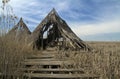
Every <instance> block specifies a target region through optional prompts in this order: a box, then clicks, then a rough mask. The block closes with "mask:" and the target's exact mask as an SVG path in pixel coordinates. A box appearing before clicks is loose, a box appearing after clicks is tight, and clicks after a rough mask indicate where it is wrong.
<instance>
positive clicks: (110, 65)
mask: <svg viewBox="0 0 120 79" xmlns="http://www.w3.org/2000/svg"><path fill="white" fill-rule="evenodd" d="M89 45H90V46H91V47H93V48H94V49H95V50H96V51H94V52H80V51H69V52H68V51H64V52H62V53H61V52H60V54H61V55H60V56H59V57H65V56H68V58H69V59H71V60H73V61H74V64H73V66H72V68H78V69H79V68H82V69H84V71H85V73H86V74H91V75H92V74H94V75H98V76H99V77H100V79H120V42H89ZM64 67H66V68H69V67H67V66H64Z"/></svg>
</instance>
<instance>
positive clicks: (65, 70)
mask: <svg viewBox="0 0 120 79" xmlns="http://www.w3.org/2000/svg"><path fill="white" fill-rule="evenodd" d="M22 70H25V71H46V72H47V71H49V72H53V71H55V72H79V71H84V70H83V69H43V68H42V69H40V68H33V69H32V68H23V69H22Z"/></svg>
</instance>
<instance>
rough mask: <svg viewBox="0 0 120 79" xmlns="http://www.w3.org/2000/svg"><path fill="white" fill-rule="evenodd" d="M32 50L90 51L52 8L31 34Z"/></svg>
mask: <svg viewBox="0 0 120 79" xmlns="http://www.w3.org/2000/svg"><path fill="white" fill-rule="evenodd" d="M32 38H33V39H32V42H33V46H34V48H37V49H41V48H42V49H46V48H48V47H58V48H59V49H72V50H82V49H83V50H91V48H90V47H89V46H88V45H87V44H86V43H85V42H83V41H82V40H81V39H80V38H79V37H78V36H77V35H76V34H75V33H74V32H73V31H72V30H71V29H70V27H69V26H68V25H67V23H66V22H65V21H64V20H63V19H62V18H61V17H60V16H59V15H58V13H57V12H56V11H55V9H54V8H53V9H52V10H51V11H50V13H49V14H48V15H47V16H46V17H45V18H44V19H43V20H42V22H41V23H40V24H39V25H38V26H37V28H36V29H35V30H34V31H33V33H32Z"/></svg>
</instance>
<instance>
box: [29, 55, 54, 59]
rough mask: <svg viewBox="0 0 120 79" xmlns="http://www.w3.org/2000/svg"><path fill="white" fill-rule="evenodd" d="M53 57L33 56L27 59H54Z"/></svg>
mask: <svg viewBox="0 0 120 79" xmlns="http://www.w3.org/2000/svg"><path fill="white" fill-rule="evenodd" d="M54 57H55V55H33V56H31V57H28V58H27V59H44V58H45V59H47V58H54Z"/></svg>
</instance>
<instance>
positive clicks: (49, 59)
mask: <svg viewBox="0 0 120 79" xmlns="http://www.w3.org/2000/svg"><path fill="white" fill-rule="evenodd" d="M65 60H67V59H57V58H47V59H46V58H45V59H25V60H24V61H25V62H29V61H31V62H32V61H33V62H34V61H65Z"/></svg>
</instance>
